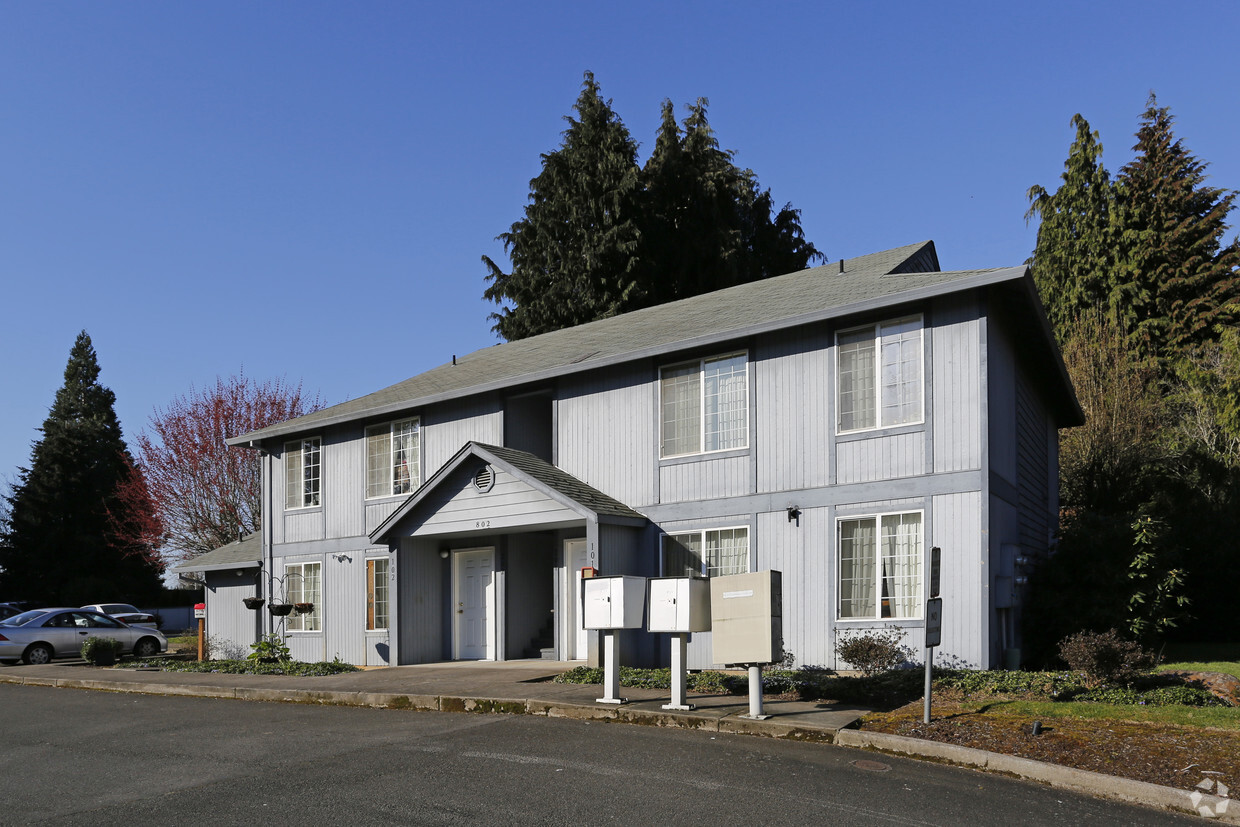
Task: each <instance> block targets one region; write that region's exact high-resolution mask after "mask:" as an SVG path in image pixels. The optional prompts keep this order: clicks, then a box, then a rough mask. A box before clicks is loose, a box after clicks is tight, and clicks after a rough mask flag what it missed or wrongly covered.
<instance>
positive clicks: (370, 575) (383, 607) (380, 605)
mask: <svg viewBox="0 0 1240 827" xmlns="http://www.w3.org/2000/svg"><path fill="white" fill-rule="evenodd" d="M386 628H388V559H387V558H386V557H374V558H371V559H369V560H367V561H366V630H367V631H374V630H377V629H386Z"/></svg>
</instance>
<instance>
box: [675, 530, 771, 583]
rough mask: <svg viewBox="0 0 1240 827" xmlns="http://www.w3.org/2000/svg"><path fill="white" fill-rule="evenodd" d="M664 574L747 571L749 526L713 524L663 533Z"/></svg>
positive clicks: (743, 572) (683, 574) (708, 573)
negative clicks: (736, 526)
mask: <svg viewBox="0 0 1240 827" xmlns="http://www.w3.org/2000/svg"><path fill="white" fill-rule="evenodd" d="M662 552H663V554H662V557H663V563H662V570H663V576H664V577H685V576H687V575H705V576H706V577H714V576H716V575H720V574H745V573H746V572H748V571H749V529H748V528H746V527H739V528H714V529H706V530H703V531H678V532H676V533H675V534H665V535H663V548H662Z"/></svg>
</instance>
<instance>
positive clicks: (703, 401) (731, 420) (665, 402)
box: [659, 353, 749, 457]
mask: <svg viewBox="0 0 1240 827" xmlns="http://www.w3.org/2000/svg"><path fill="white" fill-rule="evenodd" d="M748 375H749V370H748V356H747V354H745V353H732V354H729V355H727V356H716V357H712V358H710V359H701V360H698V361H696V362H690V363H689V364H686V365H676V366H675V367H669V368H663V369H662V370H660V371H659V403H660V406H661V408H662V417H661V419H662V429H661V437H662V452H661V456H664V457H675V456H681V455H684V454H700V453H704V452H708V451H726V450H728V449H730V448H745V447H747V446H748V444H749V380H748Z"/></svg>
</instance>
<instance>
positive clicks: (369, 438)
mask: <svg viewBox="0 0 1240 827" xmlns="http://www.w3.org/2000/svg"><path fill="white" fill-rule="evenodd" d="M418 439H419V430H418V420H417V419H416V418H414V419H402V420H400V421H399V422H389V423H386V424H384V425H375V426H374V427H372V428H367V429H366V496H367V497H391V496H394V495H396V494H408V493H409V492H411V491H413V490H414V489H415V488H417V487H418V486H419V485H420V484H421V473H420V467H419V464H418V457H419V453H418Z"/></svg>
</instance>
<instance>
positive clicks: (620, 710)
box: [0, 660, 868, 743]
mask: <svg viewBox="0 0 1240 827" xmlns="http://www.w3.org/2000/svg"><path fill="white" fill-rule="evenodd" d="M575 665H576V664H568V663H559V662H556V661H543V660H529V661H507V662H504V663H479V662H468V661H467V662H454V663H436V664H422V665H417V666H393V667H389V668H386V669H368V670H365V671H362V672H351V673H348V674H342V675H329V676H326V677H320V678H303V677H294V676H287V675H225V674H213V673H202V672H160V671H154V670H152V671H147V670H143V669H99V668H93V667H89V666H86V665H84V664H72V663H70V664H49V665H47V666H12V667H4V668H3V670H2V671H0V683H18V684H25V685H29V686H60V687H72V688H81V689H102V690H108V691H113V692H139V693H147V694H158V695H192V696H197V697H208V698H237V699H241V700H251V701H283V702H291V703H320V704H334V705H340V706H367V707H377V708H389V709H416V710H428V711H436V712H502V713H510V714H525V715H546V716H549V717H558V718H576V719H582V720H591V721H619V722H625V723H635V724H647V725H651V726H665V727H684V728H687V729H701V730H708V731H710V732H733V733H742V734H747V735H765V736H768V737H773V738H792V739H795V740H803V741H824V742H827V743H830V742H832V741H834V740H835V735H836V733H837V732H839V730H841V729H843V728H845V727H848V726H851V725H853V724H854V723H856V721H857V720H859V719H860V718H861V716H862V715H865V714H866V712H867V711H868V710H865V709H860V708H858V707H852V706H841V705H825V704H814V703H805V702H800V701H771V700H768V701H766V702H765V703H764V705H763V712H764V713H765V714H766V715H768V716H770V717H768V718H766V719H765V720H761V721H757V720H753V719H750V718H748V717H746V716H748V714H749V699H748V698H745V697H738V696H736V695H695V696H692V697H691V698H689V701H690V703H693V704H696V707H697V708H696V709H692V710H688V711H684V710H675V711H672V710H664V709H662V706H663V704H666V703H669V702H670V700H671V699H670V695H669V693H668V691H667V690H658V689H639V688H630V687H625V688H624V691H623V692H622V695H623V697H625V698H627V699H629V701H630V702H629V703H626V704H623V705H617V704H602V703H598V702H597V698H598V697H599V695H600V694H601V692H602V687H599V686H595V685H588V684H587V685H583V684H567V683H552V682H551V680H550V679H551V678H552V677H554V676H555V675H557V674H559V673H560V672H563V671H565V670H566V669H569V668H571V667H572V666H575Z"/></svg>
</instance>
